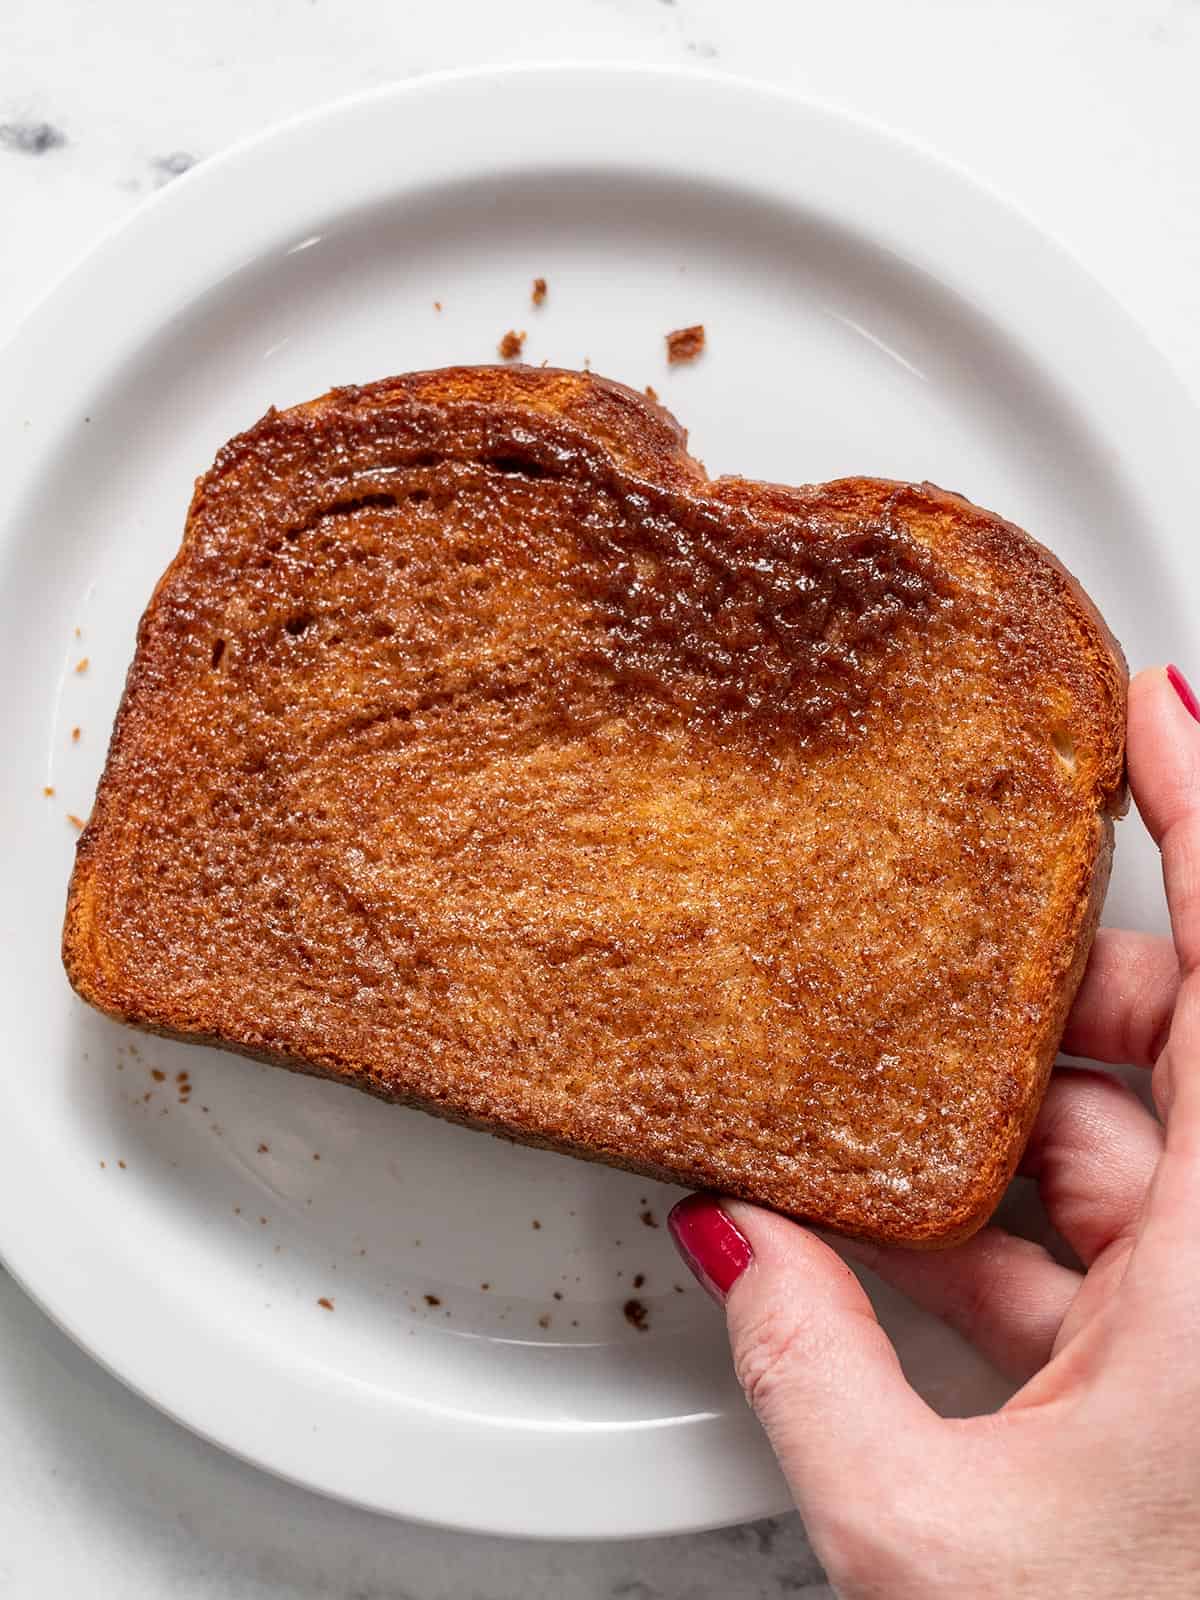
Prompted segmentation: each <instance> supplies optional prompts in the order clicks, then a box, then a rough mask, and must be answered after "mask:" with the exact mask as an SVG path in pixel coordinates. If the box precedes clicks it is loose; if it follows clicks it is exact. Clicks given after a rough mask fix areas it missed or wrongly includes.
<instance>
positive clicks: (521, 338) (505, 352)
mask: <svg viewBox="0 0 1200 1600" xmlns="http://www.w3.org/2000/svg"><path fill="white" fill-rule="evenodd" d="M524 345H525V334H524V333H517V332H516V331H515V330H514V329H513V328H510V329H509V330H508V332H507V333H506V334H505V335H504V337H503V339H501V341H500V343H499V344H498V345H497V346H496V349H497V350H498V351H499V353H500V357H501V359H502V360H504V361H515V360H516V359H517V357H518V356H519V355H520V354H521V351H522V349H523V348H524Z"/></svg>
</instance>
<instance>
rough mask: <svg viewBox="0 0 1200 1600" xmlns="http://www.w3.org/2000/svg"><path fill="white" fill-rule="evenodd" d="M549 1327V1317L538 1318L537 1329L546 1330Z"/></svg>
mask: <svg viewBox="0 0 1200 1600" xmlns="http://www.w3.org/2000/svg"><path fill="white" fill-rule="evenodd" d="M549 1326H550V1318H549V1317H547V1316H545V1315H542V1316H540V1317H539V1318H538V1327H539V1328H548V1327H549Z"/></svg>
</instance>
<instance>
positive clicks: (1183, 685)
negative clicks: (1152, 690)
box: [1167, 667, 1200, 722]
mask: <svg viewBox="0 0 1200 1600" xmlns="http://www.w3.org/2000/svg"><path fill="white" fill-rule="evenodd" d="M1167 680H1168V682H1169V683H1170V685H1171V687H1172V689H1174V691H1175V693H1176V694H1177V695H1178V696H1179V698H1180V699H1181V700H1182V701H1183V704H1184V707H1185V709H1186V710H1187V712H1188V714H1189V715H1190V716H1193V717H1195V719H1196V721H1197V722H1200V700H1197V699H1196V696H1195V694H1194V692H1193V690H1192V686H1191V684H1190V683H1189V682H1188V681H1187V679H1186V678H1185V677H1184V675H1183V673H1182V672H1180V670H1179V668H1178V667H1168V668H1167Z"/></svg>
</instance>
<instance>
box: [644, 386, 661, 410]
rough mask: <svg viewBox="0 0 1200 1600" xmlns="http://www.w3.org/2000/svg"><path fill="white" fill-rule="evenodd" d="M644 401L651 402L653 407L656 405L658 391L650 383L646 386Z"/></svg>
mask: <svg viewBox="0 0 1200 1600" xmlns="http://www.w3.org/2000/svg"><path fill="white" fill-rule="evenodd" d="M646 399H647V400H653V401H654V404H655V405H657V404H658V390H657V389H656V388H655V387H654V385H653V384H652V383H648V384H647V385H646Z"/></svg>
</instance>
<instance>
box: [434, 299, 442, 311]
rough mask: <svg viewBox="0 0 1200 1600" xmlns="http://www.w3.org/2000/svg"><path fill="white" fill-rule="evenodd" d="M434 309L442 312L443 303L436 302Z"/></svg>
mask: <svg viewBox="0 0 1200 1600" xmlns="http://www.w3.org/2000/svg"><path fill="white" fill-rule="evenodd" d="M433 309H434V310H435V311H440V310H441V309H442V302H441V301H440V300H435V301H434V302H433Z"/></svg>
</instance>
